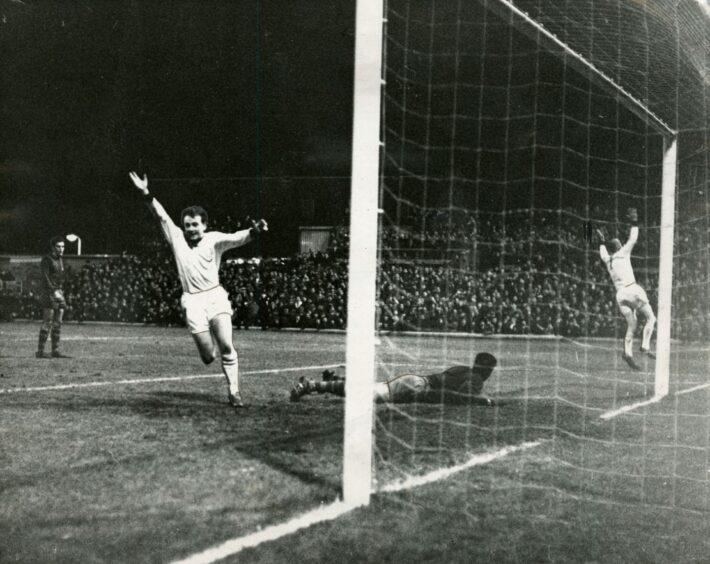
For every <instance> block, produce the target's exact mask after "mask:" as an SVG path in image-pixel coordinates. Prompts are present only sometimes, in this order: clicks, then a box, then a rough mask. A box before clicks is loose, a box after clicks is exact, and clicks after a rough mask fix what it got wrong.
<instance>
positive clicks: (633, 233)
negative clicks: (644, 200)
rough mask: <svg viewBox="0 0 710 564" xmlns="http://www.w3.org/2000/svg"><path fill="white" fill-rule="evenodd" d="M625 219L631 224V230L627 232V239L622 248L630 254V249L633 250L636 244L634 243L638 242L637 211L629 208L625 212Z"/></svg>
mask: <svg viewBox="0 0 710 564" xmlns="http://www.w3.org/2000/svg"><path fill="white" fill-rule="evenodd" d="M626 218H627V219H628V220H629V223H630V224H631V230H630V231H629V238H628V240H627V241H626V243H625V244H624V246H623V247H622V248H623V250H624V251H626V252H628V253H631V251H632V249H633V248H634V245H635V244H636V241H638V238H639V227H638V223H639V216H638V211H636V208H629V209H628V211H627V212H626Z"/></svg>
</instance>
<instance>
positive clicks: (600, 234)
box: [595, 229, 609, 262]
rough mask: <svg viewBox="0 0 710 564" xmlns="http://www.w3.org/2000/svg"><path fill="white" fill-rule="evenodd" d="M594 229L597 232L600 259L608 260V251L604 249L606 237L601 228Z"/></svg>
mask: <svg viewBox="0 0 710 564" xmlns="http://www.w3.org/2000/svg"><path fill="white" fill-rule="evenodd" d="M595 231H596V233H597V238H598V239H599V256H601V258H602V260H603V261H604V262H606V261H607V260H609V251H607V249H606V237H605V236H604V232H603V231H602V230H601V229H596V230H595Z"/></svg>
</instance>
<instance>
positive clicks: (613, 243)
mask: <svg viewBox="0 0 710 564" xmlns="http://www.w3.org/2000/svg"><path fill="white" fill-rule="evenodd" d="M609 247H611V252H612V254H613V253H615V252H617V251H620V250H621V241H619V240H618V239H617V238H614V239H610V240H609Z"/></svg>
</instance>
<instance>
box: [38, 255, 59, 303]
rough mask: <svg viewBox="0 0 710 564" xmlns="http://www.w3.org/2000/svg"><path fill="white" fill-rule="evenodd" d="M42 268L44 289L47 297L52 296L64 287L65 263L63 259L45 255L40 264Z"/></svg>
mask: <svg viewBox="0 0 710 564" xmlns="http://www.w3.org/2000/svg"><path fill="white" fill-rule="evenodd" d="M40 264H41V267H42V289H43V290H44V294H45V295H52V294H53V293H54V291H55V290H61V289H62V287H63V285H64V262H63V261H62V257H55V256H54V255H45V256H43V257H42V262H41V263H40Z"/></svg>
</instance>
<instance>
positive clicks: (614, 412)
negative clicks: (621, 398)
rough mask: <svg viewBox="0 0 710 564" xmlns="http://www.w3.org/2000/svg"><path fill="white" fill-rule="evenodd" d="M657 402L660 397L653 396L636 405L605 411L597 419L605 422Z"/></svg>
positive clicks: (631, 404)
mask: <svg viewBox="0 0 710 564" xmlns="http://www.w3.org/2000/svg"><path fill="white" fill-rule="evenodd" d="M659 401H661V396H653V397H652V398H651V399H648V400H644V401H638V402H636V403H630V404H629V405H625V406H623V407H619V408H618V409H612V410H611V411H607V412H605V413H602V414H601V415H600V416H599V419H604V420H605V421H607V420H609V419H612V418H614V417H616V416H617V415H621V414H622V413H626V412H628V411H632V410H634V409H636V408H638V407H643V406H645V405H651V404H652V403H656V402H659Z"/></svg>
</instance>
